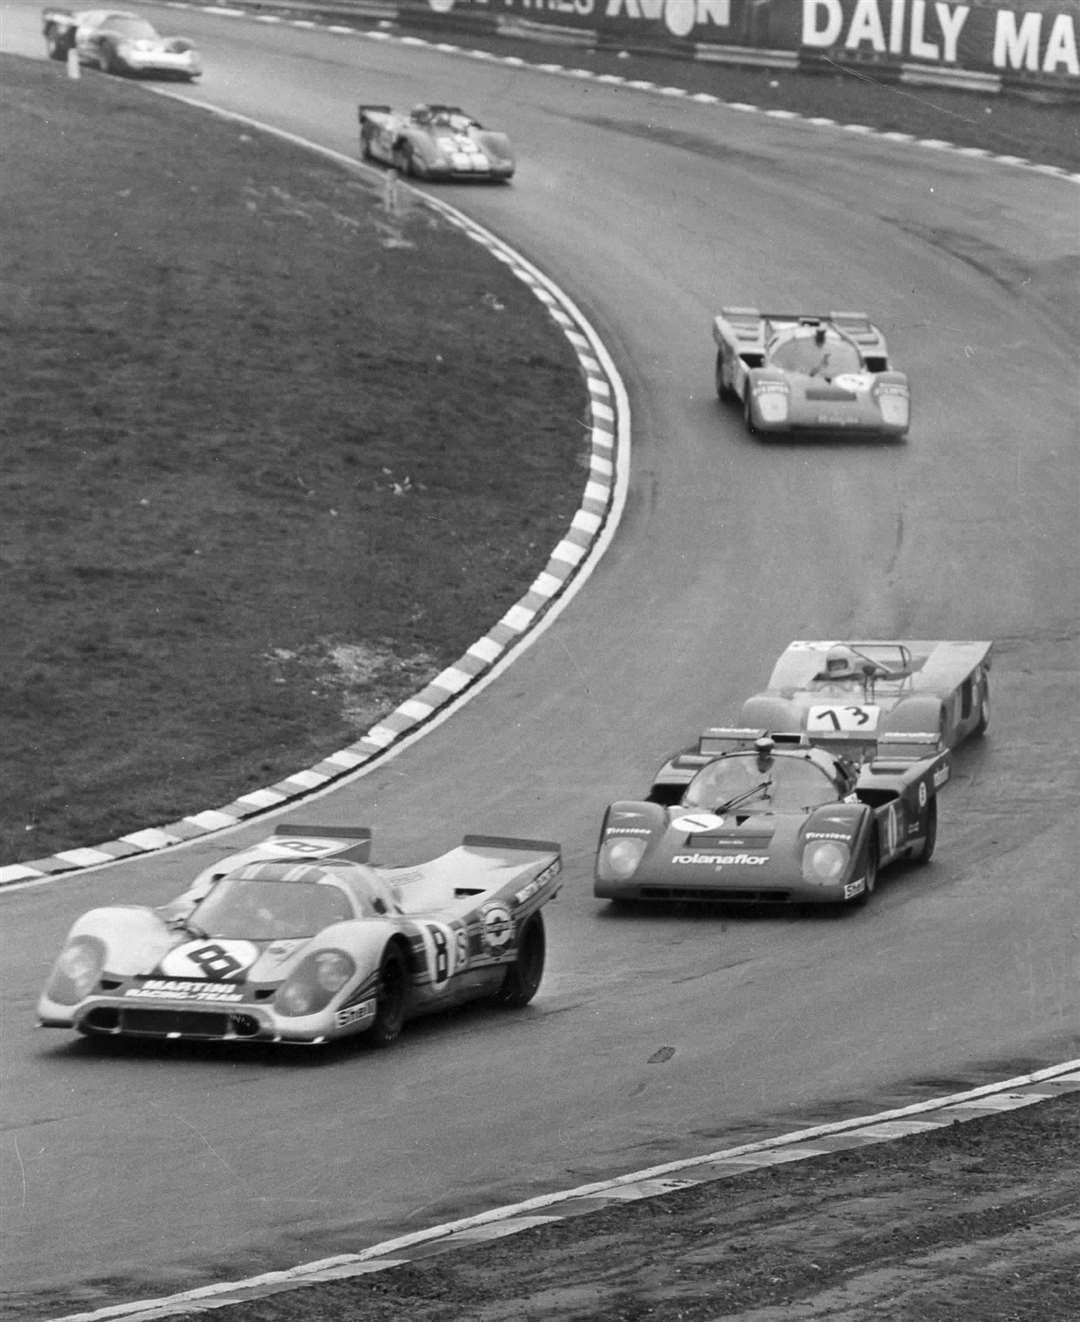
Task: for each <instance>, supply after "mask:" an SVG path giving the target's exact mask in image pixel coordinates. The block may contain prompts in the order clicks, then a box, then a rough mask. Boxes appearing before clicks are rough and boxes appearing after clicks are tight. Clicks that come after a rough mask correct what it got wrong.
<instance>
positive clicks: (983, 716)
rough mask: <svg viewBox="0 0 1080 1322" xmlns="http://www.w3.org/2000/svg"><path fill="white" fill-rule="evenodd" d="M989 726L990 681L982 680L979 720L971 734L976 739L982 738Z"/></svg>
mask: <svg viewBox="0 0 1080 1322" xmlns="http://www.w3.org/2000/svg"><path fill="white" fill-rule="evenodd" d="M989 726H990V681H989V680H988V679H984V680H983V683H982V696H981V697H980V698H979V719H978V720H977V721H976V723H975V729H974V730H973V731H972V734H973V735H974V736H975V738H976V739H980V738H982V736H983V735H984V734H985V733H986V731H987V729H988V728H989Z"/></svg>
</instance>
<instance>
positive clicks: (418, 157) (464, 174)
mask: <svg viewBox="0 0 1080 1322" xmlns="http://www.w3.org/2000/svg"><path fill="white" fill-rule="evenodd" d="M357 115H358V117H359V120H360V156H361V159H362V160H365V161H382V162H383V164H384V165H392V166H393V167H394V168H395V169H396V170H397V172H398V173H399V174H401V175H412V176H414V177H415V178H417V179H500V180H504V181H505V180H508V179H510V178H512V177H513V174H514V169H515V162H514V153H513V152H512V151H511V149H510V140H509V138H507V136H506V134H505V133H496V132H494V131H493V130H491V129H486V128H484V127H483V126H482V125H481V124H480V123H479V122H478V121H477V120H475V119H473V117H472V116H471V115H467V114H466V113H465V112H464V111H463V110H461V109H460V108H459V107H458V106H443V105H419V106H414V107H413V108H412V110H410V111H408V112H407V113H406V112H404V111H398V110H391V109H390V107H389V106H367V105H362V106H360V107H359V108H358V110H357Z"/></svg>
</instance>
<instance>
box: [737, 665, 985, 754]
mask: <svg viewBox="0 0 1080 1322" xmlns="http://www.w3.org/2000/svg"><path fill="white" fill-rule="evenodd" d="M992 651H993V644H992V643H989V642H947V641H942V640H937V639H935V640H926V639H923V640H914V639H907V640H905V641H903V642H897V641H890V642H883V641H867V642H821V641H797V642H793V643H789V644H788V646H787V647H786V648H785V650H784V652H783V653H782V655H781V656H780V658H779V660H778V661H777V662H776V665H775V666H774V667H773V672H772V675H771V676H770V677H769V682H768V685H767V687H766V688H765V689H764V690H763V691H762V692H761V693H756V694H755V695H754V696H753V697H752V698H748V699H747V701H746V702H745V703H744V704H743V707H742V711H741V713H740V715H739V723H740V724H741V725H752V726H764V727H765V728H766V729H769V730H786V731H803V732H805V733H806V734H808V735H810V736H811V737H812V738H813V739H814V740H815V741H816V742H819V743H822V742H826V741H828V742H830V743H831V745H832V746H833V747H836V748H838V749H840V750H841V751H846V752H847V753H848V754H849V755H851V756H856V757H862V756H863V755H864V753H865V751H866V750H868V749H871V748H872V747H873V746H874V745H875V744H876V743H877V742H878V741H880V740H881V739H882V738H886V737H888V736H890V735H892V734H893V733H899V732H903V731H908V732H912V731H920V730H933V731H936V733H937V737H938V741H939V742H940V743H941V745H942V746H943V747H945V748H955V747H956V746H957V744H959V743H961V742H962V741H963V740H965V739H967V738H969V737H971V736H977V735H981V734H984V733H985V732H986V728H987V726H988V725H989V724H990V661H991V653H992Z"/></svg>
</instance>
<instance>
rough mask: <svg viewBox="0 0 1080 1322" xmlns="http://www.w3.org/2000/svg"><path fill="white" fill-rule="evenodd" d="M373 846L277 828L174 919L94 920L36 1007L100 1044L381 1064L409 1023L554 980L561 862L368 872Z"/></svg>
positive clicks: (445, 864)
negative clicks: (262, 1050)
mask: <svg viewBox="0 0 1080 1322" xmlns="http://www.w3.org/2000/svg"><path fill="white" fill-rule="evenodd" d="M370 848H371V833H370V832H369V831H367V830H365V829H362V828H356V829H350V828H341V827H338V828H334V827H326V826H292V825H289V826H283V827H279V828H278V830H277V831H276V832H275V833H274V835H273V836H271V837H270V838H268V839H266V840H263V841H261V842H260V843H259V844H257V845H255V846H254V847H252V848H250V849H247V850H244V851H243V852H242V853H239V854H234V855H232V856H231V857H229V858H226V859H224V860H222V861H221V862H220V863H218V864H216V865H214V866H212V867H210V868H207V869H206V870H205V871H204V872H202V873H200V875H199V876H198V877H197V878H196V879H195V882H194V884H193V885H192V886H191V888H190V889H189V890H187V891H185V892H184V894H183V895H181V896H179V897H178V898H177V899H175V900H173V901H172V902H171V903H170V904H167V905H165V906H163V907H162V908H156V909H152V908H145V907H143V906H141V905H113V906H110V907H108V908H102V909H92V910H90V912H89V913H86V914H84V915H83V916H82V917H81V918H79V919H78V920H77V921H76V922H75V924H74V926H73V927H72V929H71V931H70V932H69V933H68V936H67V940H66V941H65V943H64V946H63V949H62V950H61V952H60V956H59V958H58V959H57V961H56V963H55V965H54V967H53V970H52V972H51V973H50V974H49V978H48V982H47V983H46V986H45V990H44V991H43V992H42V995H41V998H40V1000H39V1001H38V1017H39V1019H40V1021H41V1023H42V1024H43V1025H44V1026H45V1027H49V1028H74V1029H77V1030H78V1031H79V1032H80V1033H85V1034H88V1035H106V1036H128V1037H147V1038H181V1039H193V1040H198V1041H237V1040H243V1041H249V1042H255V1041H264V1042H266V1041H269V1042H293V1043H322V1042H328V1041H330V1040H332V1039H334V1038H341V1037H346V1036H350V1035H353V1034H358V1033H364V1034H366V1035H367V1037H368V1038H369V1039H370V1040H371V1041H372V1042H373V1043H375V1044H377V1045H379V1046H387V1045H389V1044H390V1043H391V1042H393V1041H394V1040H395V1039H396V1038H397V1036H398V1034H399V1033H400V1032H401V1028H402V1025H403V1024H404V1022H405V1021H406V1019H409V1018H411V1017H413V1016H414V1015H418V1014H423V1013H425V1012H427V1011H432V1010H440V1009H443V1008H444V1007H447V1006H452V1005H457V1004H461V1003H462V1002H464V1001H469V1000H475V999H477V998H481V997H486V998H490V999H491V1000H493V1001H495V1002H497V1003H499V1004H502V1005H504V1006H514V1007H516V1006H523V1005H526V1004H528V1002H529V1001H530V1000H532V998H533V996H534V995H535V994H536V991H537V988H538V987H539V986H540V980H541V978H542V976H543V971H544V955H545V936H544V919H543V914H542V913H541V910H542V908H543V906H544V905H545V904H546V903H547V902H548V901H549V900H551V899H553V898H554V896H555V895H556V894H557V893H558V890H559V886H560V884H561V883H560V878H559V871H560V866H561V860H560V850H559V846H558V845H557V844H552V843H550V842H548V841H534V840H518V839H509V838H505V837H501V836H481V835H467V836H466V837H465V839H464V842H463V843H462V844H461V845H460V846H458V847H457V848H456V849H453V850H451V851H450V852H449V853H447V854H443V855H442V856H441V857H439V858H436V859H433V860H431V861H430V862H428V863H420V864H417V865H415V866H411V867H373V866H371V865H370V864H369V863H368V861H367V859H368V855H369V852H370Z"/></svg>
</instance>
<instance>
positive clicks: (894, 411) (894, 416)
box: [878, 391, 911, 427]
mask: <svg viewBox="0 0 1080 1322" xmlns="http://www.w3.org/2000/svg"><path fill="white" fill-rule="evenodd" d="M878 407H879V408H880V409H881V421H882V422H887V423H888V424H889V426H890V427H906V426H907V425H908V414H909V413H910V410H911V402H910V400H909V399H908V397H907V395H899V394H893V393H892V391H889V392H888V393H885V392H884V391H882V392H881V393H880V394H879V395H878Z"/></svg>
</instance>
